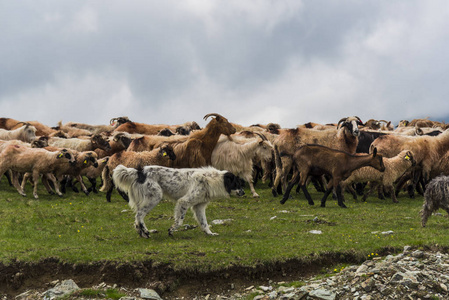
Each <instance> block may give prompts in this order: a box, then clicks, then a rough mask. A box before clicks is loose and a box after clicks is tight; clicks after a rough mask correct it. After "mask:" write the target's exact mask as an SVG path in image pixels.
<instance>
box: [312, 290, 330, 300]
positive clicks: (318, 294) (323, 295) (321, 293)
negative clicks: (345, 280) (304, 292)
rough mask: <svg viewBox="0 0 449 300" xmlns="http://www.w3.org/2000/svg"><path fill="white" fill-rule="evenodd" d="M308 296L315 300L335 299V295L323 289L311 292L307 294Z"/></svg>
mask: <svg viewBox="0 0 449 300" xmlns="http://www.w3.org/2000/svg"><path fill="white" fill-rule="evenodd" d="M309 296H310V297H314V298H315V299H323V300H334V299H335V297H336V295H335V293H333V292H331V291H328V290H325V289H317V290H313V291H311V292H310V293H309Z"/></svg>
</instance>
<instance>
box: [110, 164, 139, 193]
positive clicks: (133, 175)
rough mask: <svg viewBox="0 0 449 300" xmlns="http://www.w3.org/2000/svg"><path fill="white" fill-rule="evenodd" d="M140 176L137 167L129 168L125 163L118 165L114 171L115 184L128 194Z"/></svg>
mask: <svg viewBox="0 0 449 300" xmlns="http://www.w3.org/2000/svg"><path fill="white" fill-rule="evenodd" d="M138 177H139V176H138V170H137V169H134V168H127V167H125V166H124V165H118V166H117V167H116V168H115V169H114V171H113V173H112V180H113V181H114V184H115V186H116V187H117V188H119V189H120V190H122V191H124V192H125V193H127V194H129V190H130V189H131V186H132V184H133V183H134V182H135V181H136V180H137V179H138Z"/></svg>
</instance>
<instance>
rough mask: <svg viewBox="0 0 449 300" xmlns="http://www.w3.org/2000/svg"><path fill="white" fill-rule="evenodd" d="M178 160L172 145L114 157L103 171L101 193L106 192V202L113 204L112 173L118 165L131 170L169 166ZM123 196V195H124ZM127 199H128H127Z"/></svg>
mask: <svg viewBox="0 0 449 300" xmlns="http://www.w3.org/2000/svg"><path fill="white" fill-rule="evenodd" d="M175 159H176V155H175V153H174V152H173V148H172V147H171V146H170V145H165V146H163V147H161V148H156V149H153V150H152V151H142V152H134V151H122V152H118V153H116V154H114V155H112V156H111V157H110V158H109V160H108V162H107V164H106V166H105V167H104V169H103V172H102V174H101V178H102V180H103V186H102V187H101V189H100V191H101V192H106V200H107V201H108V202H111V195H112V191H113V188H114V184H113V182H112V175H111V173H112V171H113V170H114V169H115V167H117V166H118V165H124V166H126V167H129V168H142V167H144V166H151V165H157V166H165V167H166V166H168V165H169V164H170V162H171V161H173V160H175ZM122 196H123V195H122ZM125 199H126V198H125Z"/></svg>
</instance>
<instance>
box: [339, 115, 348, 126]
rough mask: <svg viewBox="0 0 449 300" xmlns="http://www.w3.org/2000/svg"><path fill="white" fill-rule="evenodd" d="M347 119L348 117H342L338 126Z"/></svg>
mask: <svg viewBox="0 0 449 300" xmlns="http://www.w3.org/2000/svg"><path fill="white" fill-rule="evenodd" d="M346 119H347V117H346V118H342V119H341V120H340V121H338V123H337V128H339V127H340V124H341V123H343V122H344V121H346Z"/></svg>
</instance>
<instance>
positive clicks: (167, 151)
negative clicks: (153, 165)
mask: <svg viewBox="0 0 449 300" xmlns="http://www.w3.org/2000/svg"><path fill="white" fill-rule="evenodd" d="M159 154H160V155H161V156H164V157H165V156H168V158H169V159H170V160H175V159H176V154H175V152H174V151H173V147H172V146H170V145H165V146H162V147H161V148H160V150H159Z"/></svg>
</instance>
